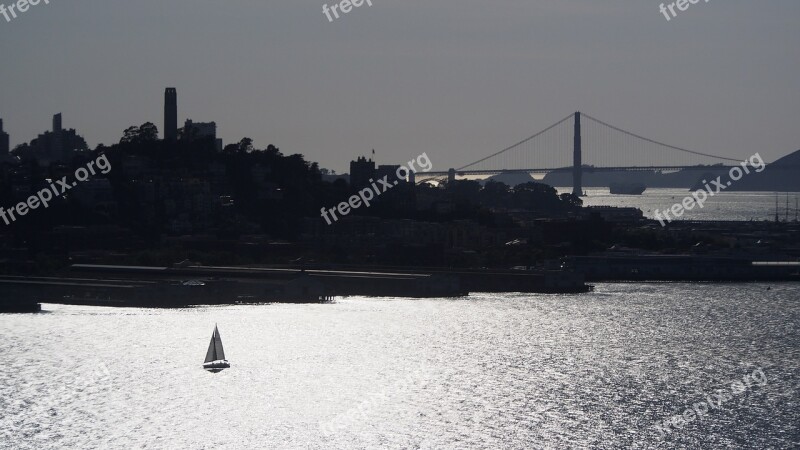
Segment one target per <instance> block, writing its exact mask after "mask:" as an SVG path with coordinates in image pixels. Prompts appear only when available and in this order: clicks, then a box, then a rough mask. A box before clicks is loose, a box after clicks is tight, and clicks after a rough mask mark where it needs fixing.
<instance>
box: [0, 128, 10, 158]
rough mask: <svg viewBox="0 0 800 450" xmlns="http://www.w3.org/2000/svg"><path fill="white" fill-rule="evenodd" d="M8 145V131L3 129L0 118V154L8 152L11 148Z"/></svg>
mask: <svg viewBox="0 0 800 450" xmlns="http://www.w3.org/2000/svg"><path fill="white" fill-rule="evenodd" d="M9 145H10V144H9V138H8V133H6V132H5V131H3V119H0V156H5V155H7V154H8V151H9V150H11V149H10V148H9Z"/></svg>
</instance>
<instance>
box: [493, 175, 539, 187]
mask: <svg viewBox="0 0 800 450" xmlns="http://www.w3.org/2000/svg"><path fill="white" fill-rule="evenodd" d="M488 181H497V182H498V183H505V184H506V185H507V186H510V187H514V186H517V185H520V184H525V183H528V182H530V181H536V180H535V179H534V178H533V177H532V176H530V174H528V173H523V172H501V173H498V174H497V175H492V176H491V177H489V178H487V179H485V180H483V181H481V183H482V184H486V182H488Z"/></svg>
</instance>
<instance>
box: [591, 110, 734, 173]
mask: <svg viewBox="0 0 800 450" xmlns="http://www.w3.org/2000/svg"><path fill="white" fill-rule="evenodd" d="M581 116H583V117H585V118H587V119H589V120H593V121H594V122H597V123H598V124H600V125H603V126H606V127H608V128H611V129H612V130H615V131H619V132H620V133H623V134H626V135H628V136H632V137H635V138H637V139H641V140H643V141H646V142H649V143H651V144H656V145H661V146H663V147H667V148H671V149H673V150H678V151H681V152H685V153H691V154H693V155H699V156H706V157H709V158H715V159H724V160H726V161H736V162H739V160H738V159H736V158H727V157H725V156H717V155H711V154H708V153H701V152H695V151H693V150H688V149H685V148H681V147H676V146H674V145H669V144H665V143H663V142H658V141H656V140H653V139H649V138H646V137H644V136H640V135H638V134H636V133H631V132H630V131H625V130H623V129H622V128H618V127H615V126H614V125H611V124H608V123H606V122H603V121H602V120H599V119H595V118H594V117H592V116H590V115H588V114H586V113H581Z"/></svg>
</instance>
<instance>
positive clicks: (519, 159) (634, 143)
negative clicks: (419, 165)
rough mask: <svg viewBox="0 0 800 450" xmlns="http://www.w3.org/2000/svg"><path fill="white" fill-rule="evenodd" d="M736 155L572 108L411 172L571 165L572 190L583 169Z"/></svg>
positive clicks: (686, 164) (701, 162) (695, 162)
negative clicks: (484, 149)
mask: <svg viewBox="0 0 800 450" xmlns="http://www.w3.org/2000/svg"><path fill="white" fill-rule="evenodd" d="M741 161H742V160H740V159H735V158H728V157H725V156H718V155H712V154H709V153H702V152H697V151H693V150H689V149H686V148H681V147H676V146H674V145H669V144H665V143H663V142H659V141H656V140H654V139H650V138H647V137H644V136H641V135H639V134H636V133H632V132H630V131H626V130H624V129H622V128H619V127H616V126H614V125H610V124H608V123H606V122H603V121H601V120H599V119H596V118H594V117H592V116H590V115H588V114H583V113H581V112H576V113H574V114H570V115H569V116H567V117H565V118H563V119H561V120H560V121H558V122H556V123H554V124H553V125H550V126H549V127H547V128H545V129H543V130H542V131H539V132H538V133H536V134H534V135H532V136H530V137H527V138H525V139H523V140H521V141H519V142H517V143H515V144H513V145H511V146H509V147H506V148H504V149H502V150H499V151H496V152H494V153H492V154H490V155H488V156H485V157H483V158H481V159H479V160H477V161H474V162H472V163H470V164H467V165H465V166H462V167H459V168H451V169H449V170H448V171H446V172H426V173H425V174H421V173H418V174H417V177H418V178H420V181H423V180H421V178H422V177H425V178H427V179H430V178H443V177H447V179H448V181H454V180H455V178H456V176H462V177H463V176H470V175H494V174H498V173H508V172H524V173H529V174H534V173H539V174H541V173H550V172H555V171H566V170H571V171H572V180H573V185H572V186H573V193H574V194H576V195H581V194H582V193H583V183H582V178H583V173H584V172H618V171H620V172H624V171H681V170H703V169H708V168H709V166H714V167H715V168H716V169H727V168H730V167H733V166H734V165H737V166H738V165H739V163H741Z"/></svg>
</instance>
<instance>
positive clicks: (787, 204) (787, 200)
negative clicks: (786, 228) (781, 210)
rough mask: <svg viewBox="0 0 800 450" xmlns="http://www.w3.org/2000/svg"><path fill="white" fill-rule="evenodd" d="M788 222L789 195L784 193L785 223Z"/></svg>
mask: <svg viewBox="0 0 800 450" xmlns="http://www.w3.org/2000/svg"><path fill="white" fill-rule="evenodd" d="M788 221H789V193H788V192H787V193H786V222H788Z"/></svg>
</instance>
